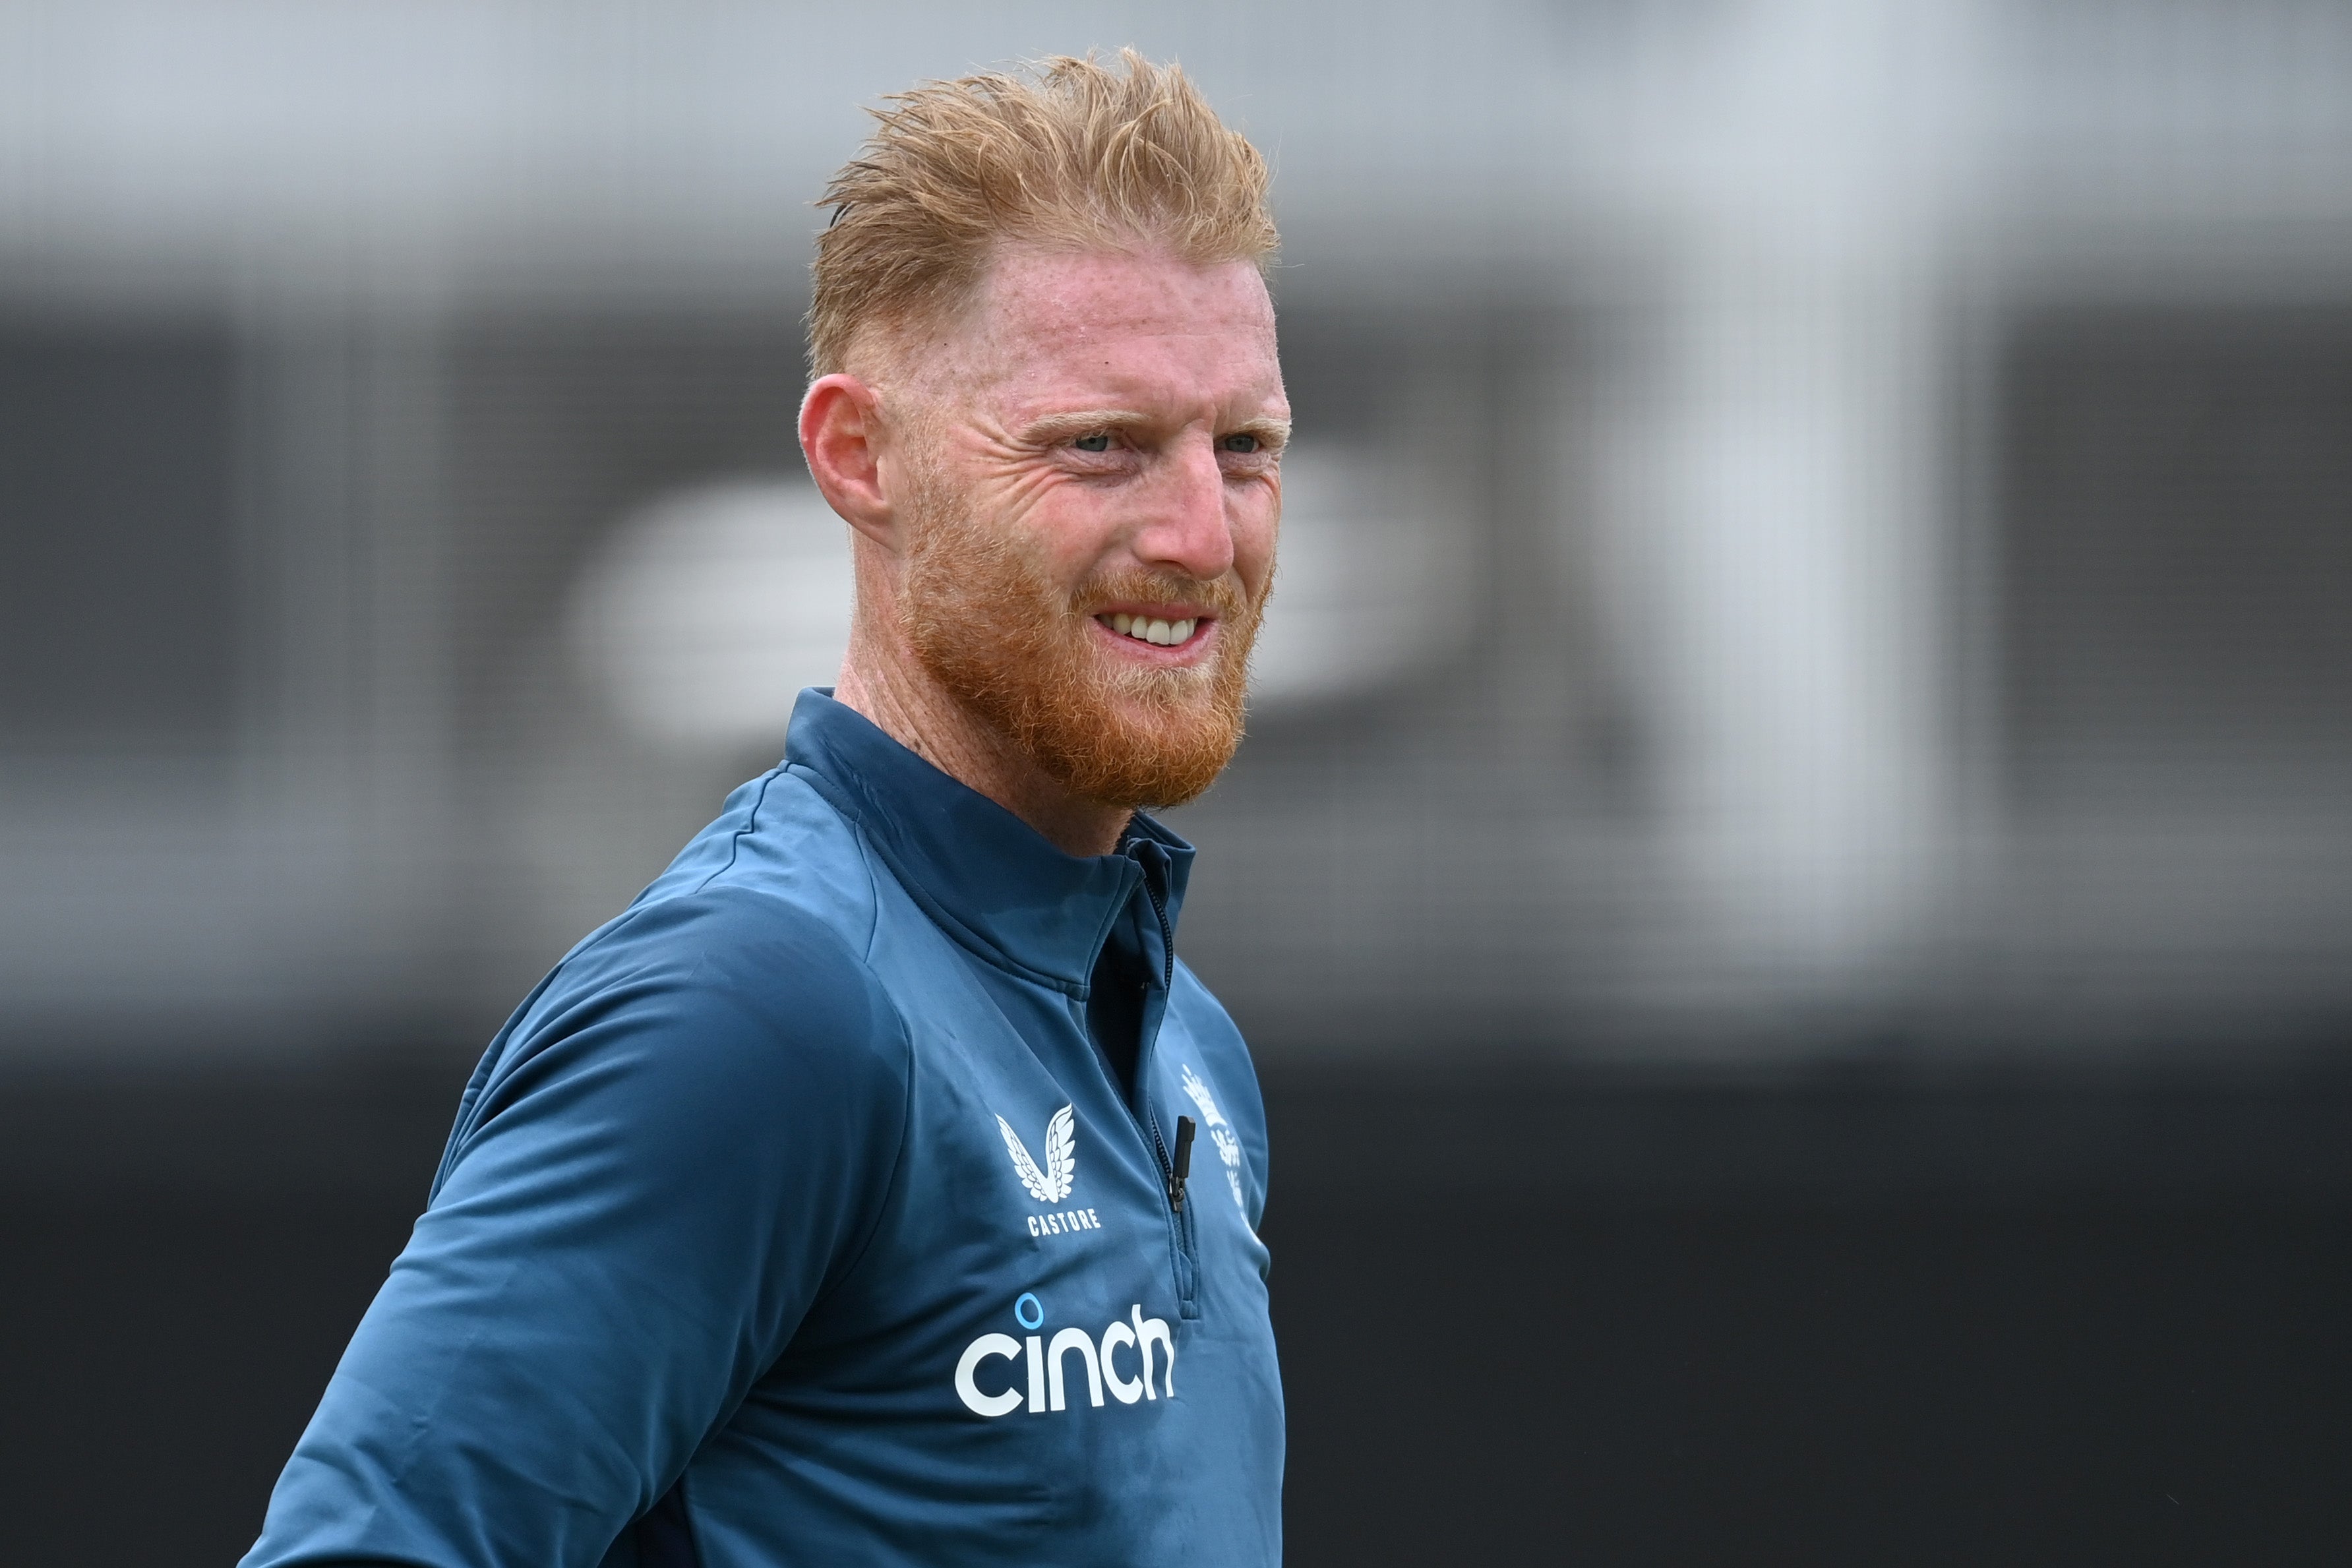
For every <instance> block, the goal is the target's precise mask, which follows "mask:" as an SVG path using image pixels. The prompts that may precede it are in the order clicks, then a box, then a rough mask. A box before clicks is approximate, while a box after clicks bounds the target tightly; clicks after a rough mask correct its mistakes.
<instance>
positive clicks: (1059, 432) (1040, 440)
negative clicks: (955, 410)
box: [1021, 408, 1290, 447]
mask: <svg viewBox="0 0 2352 1568" xmlns="http://www.w3.org/2000/svg"><path fill="white" fill-rule="evenodd" d="M1151 422H1152V421H1151V417H1150V416H1149V415H1147V414H1143V413H1140V412H1139V411H1138V410H1136V409H1132V408H1081V409H1078V410H1076V411H1075V412H1072V413H1069V414H1049V415H1047V416H1045V418H1043V419H1039V420H1036V421H1034V422H1033V423H1032V424H1030V425H1029V426H1026V427H1025V428H1024V429H1023V431H1022V432H1021V434H1022V437H1023V439H1024V440H1026V441H1029V442H1031V443H1034V445H1036V446H1040V447H1057V446H1059V445H1061V444H1062V443H1063V442H1065V441H1072V440H1076V438H1077V437H1081V436H1091V435H1093V434H1094V433H1095V432H1096V431H1097V430H1124V429H1131V428H1133V427H1134V426H1138V425H1149V424H1150V423H1151ZM1218 434H1220V435H1224V436H1255V437H1258V438H1259V439H1260V440H1263V441H1266V442H1268V443H1270V444H1271V445H1274V446H1276V447H1279V446H1282V445H1283V444H1285V443H1286V442H1287V441H1288V440H1289V439H1290V421H1289V420H1287V419H1276V418H1272V417H1269V416H1260V417H1258V418H1255V419H1244V420H1243V421H1242V422H1241V423H1240V424H1238V425H1235V426H1232V427H1230V428H1229V429H1223V430H1220V431H1219V432H1218Z"/></svg>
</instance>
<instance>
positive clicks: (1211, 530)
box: [1130, 439, 1234, 583]
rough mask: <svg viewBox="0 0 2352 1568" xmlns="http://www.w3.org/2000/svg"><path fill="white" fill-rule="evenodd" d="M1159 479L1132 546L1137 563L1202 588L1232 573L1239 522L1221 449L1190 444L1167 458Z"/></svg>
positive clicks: (1173, 451) (1205, 444)
mask: <svg viewBox="0 0 2352 1568" xmlns="http://www.w3.org/2000/svg"><path fill="white" fill-rule="evenodd" d="M1156 478H1157V479H1158V480H1159V482H1158V483H1157V484H1155V485H1153V486H1152V487H1151V490H1150V494H1149V496H1148V497H1147V498H1146V506H1147V507H1148V509H1149V510H1148V511H1147V513H1146V517H1145V521H1144V523H1143V525H1142V526H1141V527H1140V528H1139V529H1137V530H1136V532H1135V537H1134V540H1133V542H1132V544H1131V546H1130V548H1131V549H1132V550H1133V551H1134V552H1135V556H1136V559H1137V560H1138V561H1139V562H1141V563H1143V564H1144V565H1146V566H1152V567H1159V568H1161V569H1163V570H1171V571H1177V572H1181V573H1183V574H1185V575H1187V576H1189V577H1191V578H1192V579H1193V580H1195V581H1196V582H1202V583H1213V582H1215V581H1217V580H1218V579H1219V578H1221V577H1223V576H1224V574H1226V573H1228V572H1230V571H1232V570H1233V567H1234V529H1233V520H1232V519H1231V518H1230V517H1229V516H1228V515H1227V514H1226V505H1225V476H1224V471H1223V469H1222V468H1219V467H1218V466H1217V454H1216V451H1215V449H1214V448H1213V447H1212V446H1211V445H1210V443H1209V442H1208V441H1207V440H1206V439H1202V440H1198V441H1186V442H1184V443H1182V444H1181V445H1180V446H1179V447H1176V448H1175V449H1174V450H1171V451H1170V452H1168V453H1167V454H1166V455H1165V457H1164V458H1163V460H1162V462H1161V463H1160V472H1159V473H1158V475H1157V476H1156Z"/></svg>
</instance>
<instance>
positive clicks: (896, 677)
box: [833, 637, 1134, 855]
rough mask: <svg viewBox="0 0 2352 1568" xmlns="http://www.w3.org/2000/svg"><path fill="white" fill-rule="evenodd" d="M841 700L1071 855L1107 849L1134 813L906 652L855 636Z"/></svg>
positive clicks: (840, 689)
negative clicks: (989, 719) (1075, 787)
mask: <svg viewBox="0 0 2352 1568" xmlns="http://www.w3.org/2000/svg"><path fill="white" fill-rule="evenodd" d="M833 695H834V700H835V701H837V702H841V703H845V704H846V705H847V706H849V707H851V708H854V709H856V710H857V711H858V712H860V713H862V714H864V715H865V716H866V718H868V719H870V720H872V721H874V723H875V724H876V726H877V727H878V728H879V729H880V730H881V731H882V732H883V733H884V734H886V735H887V736H889V737H890V738H891V739H892V740H894V741H896V742H898V743H899V744H900V745H902V746H904V747H906V748H907V749H908V751H910V752H914V753H915V754H916V755H917V756H919V757H920V758H922V759H923V761H925V762H927V763H930V764H931V766H933V767H935V768H937V769H939V770H940V772H941V773H945V774H947V775H948V776H949V777H950V778H951V779H954V780H955V781H956V782H957V783H959V784H963V785H965V786H966V787H967V788H970V789H973V790H976V791H978V792H979V793H980V794H982V795H986V796H987V797H988V798H989V799H991V800H992V801H994V802H995V803H996V804H997V805H1001V806H1003V808H1004V809H1005V810H1007V811H1009V812H1011V813H1012V814H1013V816H1017V817H1019V818H1020V819H1021V820H1022V821H1024V822H1025V823H1027V824H1028V825H1029V826H1032V827H1034V828H1035V829H1036V830H1037V831H1038V832H1039V833H1040V834H1042V835H1044V836H1045V838H1046V840H1047V841H1048V842H1050V843H1052V844H1053V846H1054V847H1055V848H1057V849H1059V850H1061V851H1062V852H1063V853H1064V854H1066V855H1108V854H1109V853H1110V852H1111V851H1112V850H1114V849H1116V848H1118V836H1119V835H1120V834H1121V833H1123V832H1125V831H1126V829H1127V825H1128V822H1129V819H1130V818H1131V817H1132V816H1134V813H1133V812H1131V811H1129V809H1128V808H1127V807H1126V806H1123V805H1104V804H1103V803H1102V802H1101V801H1098V800H1087V799H1083V798H1081V797H1080V796H1077V795H1072V794H1071V793H1070V792H1069V791H1068V790H1066V789H1065V788H1064V787H1062V785H1061V784H1058V783H1056V782H1055V780H1054V779H1052V778H1050V777H1048V776H1047V775H1046V773H1045V772H1044V771H1043V770H1042V769H1040V768H1039V767H1038V766H1037V764H1036V763H1034V762H1032V761H1031V760H1030V759H1029V758H1028V757H1027V756H1025V755H1024V754H1023V753H1022V752H1019V751H1017V750H1015V749H1014V747H1013V743H1012V742H1010V741H1008V740H1006V739H1005V738H1004V737H1003V735H1001V734H999V733H997V732H996V731H994V730H993V729H992V728H990V727H989V726H988V725H987V724H985V723H983V722H982V721H981V720H979V719H977V718H975V717H974V716H973V715H972V714H971V713H970V712H969V711H967V710H965V709H964V707H963V705H962V704H961V703H959V702H958V701H956V700H955V699H954V698H952V697H950V696H949V695H948V693H947V692H946V691H945V690H943V689H940V684H939V682H938V681H936V680H934V679H931V677H930V676H929V673H928V672H927V671H925V670H923V669H921V668H919V667H915V666H912V665H911V664H910V662H909V660H908V659H907V658H889V657H887V656H885V657H877V655H876V650H875V649H873V648H872V647H871V646H870V645H866V644H865V642H864V639H862V638H856V637H853V638H852V640H851V646H850V651H849V658H847V660H845V662H844V663H843V665H842V668H841V681H840V684H839V685H838V686H837V687H835V690H834V694H833Z"/></svg>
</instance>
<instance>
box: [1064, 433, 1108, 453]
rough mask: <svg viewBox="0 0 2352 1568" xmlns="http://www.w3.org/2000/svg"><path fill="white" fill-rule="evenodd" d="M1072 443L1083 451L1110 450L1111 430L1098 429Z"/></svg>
mask: <svg viewBox="0 0 2352 1568" xmlns="http://www.w3.org/2000/svg"><path fill="white" fill-rule="evenodd" d="M1070 445H1071V446H1073V447H1076V448H1077V449H1078V450H1079V451H1081V452H1108V451H1109V450H1110V432H1109V431H1108V430H1097V431H1096V432H1095V433H1094V434H1093V435H1091V436H1081V437H1078V438H1077V439H1076V440H1075V441H1073V442H1071V443H1070Z"/></svg>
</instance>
